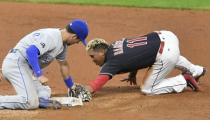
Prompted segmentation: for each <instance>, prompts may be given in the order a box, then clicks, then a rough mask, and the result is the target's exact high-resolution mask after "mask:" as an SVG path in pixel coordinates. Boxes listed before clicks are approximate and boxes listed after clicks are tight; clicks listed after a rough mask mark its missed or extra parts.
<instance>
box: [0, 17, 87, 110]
mask: <svg viewBox="0 0 210 120" xmlns="http://www.w3.org/2000/svg"><path fill="white" fill-rule="evenodd" d="M87 36H88V25H87V24H86V22H85V21H83V20H79V19H76V20H73V21H72V22H70V23H69V24H68V25H67V26H66V28H64V29H58V28H45V29H39V30H36V31H34V32H32V33H30V34H28V35H26V36H24V37H23V38H22V39H21V40H20V41H19V42H18V43H17V45H16V46H15V47H14V48H13V49H11V50H10V51H9V53H8V54H7V56H6V57H5V59H4V61H3V64H2V75H3V76H2V77H4V78H5V79H6V80H8V81H9V82H10V83H11V84H12V85H13V87H14V88H15V91H16V93H17V95H10V96H0V109H36V108H38V107H42V108H47V107H51V106H52V107H58V106H59V105H58V104H59V103H57V102H55V101H52V100H49V98H50V95H51V89H50V88H49V86H45V85H43V83H46V82H47V81H48V79H47V78H46V77H45V76H44V75H43V71H42V69H43V68H44V67H46V66H48V65H49V64H50V63H51V62H52V61H53V60H55V59H56V60H57V61H58V63H59V65H60V68H61V74H62V76H63V79H64V82H65V84H66V86H67V87H68V88H71V87H72V86H73V85H74V82H73V79H72V78H71V76H70V74H69V65H68V62H67V61H66V54H67V48H68V46H71V45H73V44H75V43H79V42H82V43H83V44H84V45H86V40H85V39H86V37H87ZM54 105H57V106H54Z"/></svg>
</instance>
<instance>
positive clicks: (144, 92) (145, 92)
mask: <svg viewBox="0 0 210 120" xmlns="http://www.w3.org/2000/svg"><path fill="white" fill-rule="evenodd" d="M141 92H142V93H143V94H145V95H153V92H152V90H151V89H147V88H145V87H142V88H141Z"/></svg>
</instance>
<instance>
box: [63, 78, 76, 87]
mask: <svg viewBox="0 0 210 120" xmlns="http://www.w3.org/2000/svg"><path fill="white" fill-rule="evenodd" d="M64 82H65V84H66V86H67V87H68V88H71V87H72V86H73V85H74V82H73V80H72V78H71V76H69V77H67V78H66V79H64Z"/></svg>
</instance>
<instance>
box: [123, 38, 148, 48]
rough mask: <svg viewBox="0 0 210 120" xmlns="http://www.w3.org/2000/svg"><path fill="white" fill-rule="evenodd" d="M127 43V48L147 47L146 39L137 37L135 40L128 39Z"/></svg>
mask: <svg viewBox="0 0 210 120" xmlns="http://www.w3.org/2000/svg"><path fill="white" fill-rule="evenodd" d="M127 43H128V44H127V47H129V48H134V47H137V46H143V45H147V37H137V38H133V39H128V40H127Z"/></svg>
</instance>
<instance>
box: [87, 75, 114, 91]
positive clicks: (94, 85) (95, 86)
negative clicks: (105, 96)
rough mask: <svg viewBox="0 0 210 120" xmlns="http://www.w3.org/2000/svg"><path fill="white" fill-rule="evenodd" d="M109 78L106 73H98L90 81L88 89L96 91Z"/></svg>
mask: <svg viewBox="0 0 210 120" xmlns="http://www.w3.org/2000/svg"><path fill="white" fill-rule="evenodd" d="M108 80H110V77H109V76H108V75H99V76H98V77H97V78H96V79H95V80H93V81H91V82H90V84H89V86H88V87H89V88H88V89H89V90H90V92H96V91H98V90H100V89H101V88H102V87H103V86H104V85H105V84H106V83H107V81H108Z"/></svg>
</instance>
